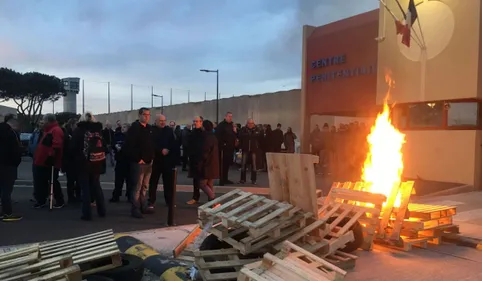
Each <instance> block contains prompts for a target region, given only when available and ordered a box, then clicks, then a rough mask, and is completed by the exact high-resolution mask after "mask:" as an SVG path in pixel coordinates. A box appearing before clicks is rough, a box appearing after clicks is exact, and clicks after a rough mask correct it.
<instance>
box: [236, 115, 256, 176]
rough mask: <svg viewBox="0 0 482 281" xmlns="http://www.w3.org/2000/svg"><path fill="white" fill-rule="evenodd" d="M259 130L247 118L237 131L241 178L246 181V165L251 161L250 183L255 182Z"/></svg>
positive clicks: (251, 120)
mask: <svg viewBox="0 0 482 281" xmlns="http://www.w3.org/2000/svg"><path fill="white" fill-rule="evenodd" d="M260 140H261V132H260V131H259V130H258V128H256V126H255V124H254V120H253V119H248V121H247V122H246V127H243V128H242V129H241V131H240V132H239V145H240V148H241V150H242V152H243V156H242V160H241V180H240V182H239V183H241V184H243V183H245V182H246V166H247V164H248V162H251V183H252V184H256V156H257V154H258V152H259V149H260Z"/></svg>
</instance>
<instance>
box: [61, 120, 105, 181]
mask: <svg viewBox="0 0 482 281" xmlns="http://www.w3.org/2000/svg"><path fill="white" fill-rule="evenodd" d="M86 132H91V133H99V134H102V123H100V122H85V121H81V122H79V123H77V128H76V129H75V130H74V132H73V134H72V139H71V142H70V147H71V152H72V156H73V158H74V161H75V167H76V168H77V169H76V170H77V171H79V172H83V173H92V174H104V173H105V170H106V166H105V160H104V161H99V162H89V161H88V160H87V159H86V158H85V156H84V137H85V133H86ZM102 145H103V146H104V148H105V149H104V150H105V151H107V147H106V144H105V141H104V140H102Z"/></svg>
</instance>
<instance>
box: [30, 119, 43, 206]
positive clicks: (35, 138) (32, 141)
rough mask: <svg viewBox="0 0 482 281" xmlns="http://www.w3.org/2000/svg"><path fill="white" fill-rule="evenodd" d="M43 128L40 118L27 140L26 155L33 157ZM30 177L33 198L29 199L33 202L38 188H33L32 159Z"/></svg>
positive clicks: (33, 170) (33, 169) (33, 167)
mask: <svg viewBox="0 0 482 281" xmlns="http://www.w3.org/2000/svg"><path fill="white" fill-rule="evenodd" d="M43 128H44V123H43V120H40V121H39V123H38V124H37V128H35V130H34V131H33V133H32V136H30V140H29V141H28V155H29V156H30V157H32V158H33V156H34V154H35V150H37V146H38V143H39V142H40V139H41V138H42V136H43ZM32 178H33V179H34V181H33V186H34V188H33V198H32V199H31V200H30V201H31V202H35V198H36V196H35V190H38V188H35V165H34V164H33V161H32Z"/></svg>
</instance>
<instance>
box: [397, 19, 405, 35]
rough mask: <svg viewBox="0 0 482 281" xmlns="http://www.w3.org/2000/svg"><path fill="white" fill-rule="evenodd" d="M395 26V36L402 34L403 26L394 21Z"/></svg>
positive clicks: (399, 22)
mask: <svg viewBox="0 0 482 281" xmlns="http://www.w3.org/2000/svg"><path fill="white" fill-rule="evenodd" d="M395 26H396V29H397V35H398V34H403V30H404V29H405V25H404V24H403V23H402V22H401V21H399V20H395Z"/></svg>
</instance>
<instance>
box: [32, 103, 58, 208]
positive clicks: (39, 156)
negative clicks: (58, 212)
mask: <svg viewBox="0 0 482 281" xmlns="http://www.w3.org/2000/svg"><path fill="white" fill-rule="evenodd" d="M43 121H44V133H43V136H42V138H41V139H40V141H39V144H38V146H37V149H36V150H35V154H34V161H33V164H34V165H35V174H34V181H35V182H36V183H38V184H36V188H37V189H38V190H36V191H35V196H36V198H35V200H36V201H37V203H36V204H35V205H34V208H37V209H39V208H43V207H45V206H46V201H47V197H48V196H49V190H50V188H49V187H50V185H49V183H50V182H53V192H54V198H55V204H53V207H54V208H57V209H58V208H62V207H63V206H64V195H63V194H62V189H61V187H60V183H59V171H60V168H61V167H62V154H63V148H64V132H63V130H62V128H60V126H59V124H58V122H57V120H56V118H55V115H54V114H51V113H49V114H45V115H44V117H43Z"/></svg>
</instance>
